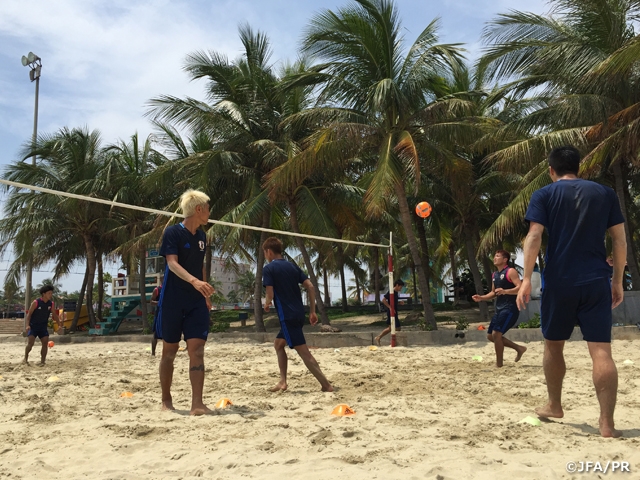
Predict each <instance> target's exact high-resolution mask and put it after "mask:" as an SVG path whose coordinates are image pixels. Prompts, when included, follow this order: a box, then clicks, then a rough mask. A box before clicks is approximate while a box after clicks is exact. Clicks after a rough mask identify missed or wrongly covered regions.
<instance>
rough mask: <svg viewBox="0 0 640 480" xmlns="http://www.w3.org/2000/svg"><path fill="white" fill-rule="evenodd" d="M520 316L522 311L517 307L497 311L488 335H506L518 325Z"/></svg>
mask: <svg viewBox="0 0 640 480" xmlns="http://www.w3.org/2000/svg"><path fill="white" fill-rule="evenodd" d="M519 315H520V311H519V310H518V308H517V307H513V308H503V309H500V310H496V313H495V314H494V315H493V318H492V319H491V323H490V324H489V330H487V333H491V332H500V333H502V334H503V335H504V334H505V333H507V332H508V331H509V329H511V328H512V327H513V326H514V325H515V324H516V322H517V321H518V316H519Z"/></svg>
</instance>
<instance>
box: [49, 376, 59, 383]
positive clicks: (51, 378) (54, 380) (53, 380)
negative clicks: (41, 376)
mask: <svg viewBox="0 0 640 480" xmlns="http://www.w3.org/2000/svg"><path fill="white" fill-rule="evenodd" d="M59 381H60V379H59V378H58V377H56V376H53V377H49V378H47V382H49V383H51V382H59Z"/></svg>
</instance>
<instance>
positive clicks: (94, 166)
mask: <svg viewBox="0 0 640 480" xmlns="http://www.w3.org/2000/svg"><path fill="white" fill-rule="evenodd" d="M33 156H37V157H38V162H37V164H36V165H31V164H26V163H23V162H17V163H15V164H11V165H9V167H7V169H6V178H7V179H9V180H12V181H15V182H20V183H25V184H29V185H35V186H42V187H46V188H50V189H53V190H59V191H66V192H71V193H76V194H81V195H87V196H101V192H102V191H103V188H102V187H103V185H102V183H101V176H100V175H101V169H102V166H103V165H104V155H103V151H102V149H101V142H100V133H99V132H98V131H97V130H94V131H92V132H89V131H88V130H87V129H68V128H63V129H62V130H60V131H58V132H56V133H55V134H45V135H41V136H40V137H39V138H38V139H37V140H36V143H35V145H31V143H30V144H29V145H28V146H27V147H26V148H25V149H24V151H23V152H22V157H23V158H24V159H26V158H30V157H33ZM5 213H6V216H5V218H4V219H3V220H2V222H1V223H0V237H2V239H3V240H4V243H3V245H4V246H5V247H6V245H7V244H8V243H9V242H13V244H14V248H15V249H17V255H16V260H15V261H14V262H13V264H12V267H11V272H10V273H13V274H14V275H15V274H16V273H17V272H19V271H20V268H21V267H22V266H23V265H25V264H26V258H28V255H29V254H31V253H33V254H34V266H37V265H38V264H44V263H45V262H46V261H49V260H53V261H55V262H56V268H55V275H54V279H57V278H59V277H60V276H61V275H63V274H65V273H67V272H68V270H69V268H70V266H71V265H72V264H73V262H75V261H78V260H80V259H82V258H84V259H85V260H86V278H85V280H86V296H87V311H88V314H89V321H90V324H91V326H94V325H95V321H96V318H95V312H94V310H93V304H92V302H91V300H90V299H91V298H92V297H93V293H92V290H93V279H94V276H95V269H96V242H97V239H99V238H100V237H101V236H102V235H104V233H105V232H106V231H108V229H109V227H110V220H109V218H108V217H109V216H108V211H107V209H106V207H104V206H103V205H99V204H96V203H93V202H87V201H83V200H77V199H74V198H67V197H63V198H59V197H56V196H54V195H48V194H40V193H37V192H33V191H28V192H24V191H21V190H19V189H14V188H11V189H10V192H9V198H8V201H7V204H6V207H5ZM27 234H28V235H30V240H29V242H27V241H26V238H25V236H26V235H27ZM82 301H83V296H82V295H81V298H80V300H79V302H78V308H77V309H76V315H75V317H74V323H73V325H72V328H74V327H75V324H76V323H77V319H78V318H79V314H80V307H81V305H82Z"/></svg>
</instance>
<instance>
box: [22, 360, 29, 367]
mask: <svg viewBox="0 0 640 480" xmlns="http://www.w3.org/2000/svg"><path fill="white" fill-rule="evenodd" d="M22 365H26V366H27V367H28V366H30V365H29V360H27V359H26V358H23V359H22Z"/></svg>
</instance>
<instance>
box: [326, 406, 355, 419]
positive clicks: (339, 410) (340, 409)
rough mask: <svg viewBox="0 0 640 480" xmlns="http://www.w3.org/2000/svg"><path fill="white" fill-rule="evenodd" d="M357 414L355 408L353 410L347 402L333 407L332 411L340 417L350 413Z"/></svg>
mask: <svg viewBox="0 0 640 480" xmlns="http://www.w3.org/2000/svg"><path fill="white" fill-rule="evenodd" d="M355 414H356V412H355V410H353V409H352V408H351V407H350V406H349V405H347V404H346V403H341V404H340V405H338V406H336V408H334V409H333V412H331V415H337V416H338V417H347V416H349V415H355Z"/></svg>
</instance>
